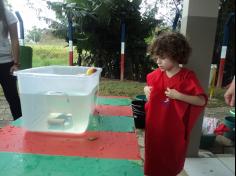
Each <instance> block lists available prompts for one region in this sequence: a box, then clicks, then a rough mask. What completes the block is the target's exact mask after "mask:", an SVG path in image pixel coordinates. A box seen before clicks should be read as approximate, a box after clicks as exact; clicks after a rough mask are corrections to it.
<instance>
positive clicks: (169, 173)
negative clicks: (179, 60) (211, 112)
mask: <svg viewBox="0 0 236 176" xmlns="http://www.w3.org/2000/svg"><path fill="white" fill-rule="evenodd" d="M147 84H148V86H152V87H153V88H152V92H151V95H150V99H149V101H148V103H147V104H146V129H145V174H146V175H148V176H176V175H177V174H178V173H180V172H181V170H182V169H183V167H184V162H185V157H186V153H187V147H188V143H189V137H190V133H191V130H192V128H193V127H194V124H195V122H196V121H197V119H198V117H199V116H200V113H201V112H202V111H203V109H204V107H200V106H194V105H190V104H188V103H185V102H182V101H179V100H173V99H169V98H167V97H166V95H165V91H166V89H167V88H170V89H176V90H177V91H179V92H181V93H184V94H187V95H193V96H198V95H203V96H204V97H205V98H206V100H207V95H206V94H205V93H204V90H203V89H202V87H201V86H200V83H199V81H198V80H197V78H196V76H195V74H194V72H192V71H190V70H188V69H186V68H183V69H181V71H180V72H178V73H177V74H176V75H174V76H173V77H172V78H169V77H168V76H167V75H166V73H165V72H163V71H161V70H160V69H157V70H155V71H154V72H152V73H150V74H149V75H148V76H147Z"/></svg>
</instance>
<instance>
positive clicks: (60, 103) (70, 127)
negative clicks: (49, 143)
mask: <svg viewBox="0 0 236 176" xmlns="http://www.w3.org/2000/svg"><path fill="white" fill-rule="evenodd" d="M21 100H22V102H24V104H22V110H23V117H24V125H25V127H26V128H27V129H28V130H30V131H41V132H50V131H52V132H66V133H78V134H79V133H83V132H85V131H86V129H87V127H88V125H89V121H90V119H89V117H90V114H91V113H92V111H93V105H94V101H95V99H94V93H93V92H91V94H87V95H86V94H81V93H78V92H69V93H63V92H53V91H48V92H43V93H38V94H21Z"/></svg>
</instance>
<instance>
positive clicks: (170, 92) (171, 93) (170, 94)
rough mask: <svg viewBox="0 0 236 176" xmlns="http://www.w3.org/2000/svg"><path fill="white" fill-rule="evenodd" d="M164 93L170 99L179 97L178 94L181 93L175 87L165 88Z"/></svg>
mask: <svg viewBox="0 0 236 176" xmlns="http://www.w3.org/2000/svg"><path fill="white" fill-rule="evenodd" d="M165 94H166V96H167V97H169V98H171V99H174V100H175V99H177V100H178V99H180V96H181V93H180V92H178V91H177V90H175V89H170V88H167V90H166V91H165Z"/></svg>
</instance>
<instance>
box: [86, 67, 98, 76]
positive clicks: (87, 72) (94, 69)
mask: <svg viewBox="0 0 236 176" xmlns="http://www.w3.org/2000/svg"><path fill="white" fill-rule="evenodd" d="M96 71H97V69H96V68H93V67H91V68H89V69H88V70H87V71H86V75H92V74H93V73H95V72H96Z"/></svg>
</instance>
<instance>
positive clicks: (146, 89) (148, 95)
mask: <svg viewBox="0 0 236 176" xmlns="http://www.w3.org/2000/svg"><path fill="white" fill-rule="evenodd" d="M151 91H152V87H150V86H145V87H144V93H145V95H146V98H147V100H149V98H150V94H151Z"/></svg>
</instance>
